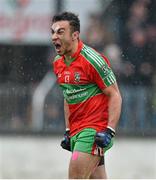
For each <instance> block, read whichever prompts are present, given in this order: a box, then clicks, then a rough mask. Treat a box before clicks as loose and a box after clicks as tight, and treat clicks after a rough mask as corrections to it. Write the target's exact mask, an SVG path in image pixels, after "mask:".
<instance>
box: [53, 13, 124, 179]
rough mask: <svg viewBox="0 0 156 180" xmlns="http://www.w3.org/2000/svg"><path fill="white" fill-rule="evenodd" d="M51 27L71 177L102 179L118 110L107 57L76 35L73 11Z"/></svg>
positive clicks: (77, 28)
mask: <svg viewBox="0 0 156 180" xmlns="http://www.w3.org/2000/svg"><path fill="white" fill-rule="evenodd" d="M51 32H52V42H53V44H54V46H55V50H56V52H57V54H58V55H57V56H56V58H55V60H54V62H53V69H54V73H55V74H56V76H57V81H58V83H59V85H60V87H61V88H62V90H63V94H64V99H65V100H64V112H65V123H66V130H67V132H66V133H65V136H64V140H63V141H62V143H61V145H62V147H63V148H65V149H68V150H71V151H72V156H71V160H70V164H69V178H70V179H77V178H79V179H84V178H86V179H87V178H96V179H100V178H103V179H104V178H106V173H105V171H104V169H103V167H104V165H103V162H102V163H100V161H101V158H103V156H104V153H105V152H106V151H107V150H108V149H109V148H110V147H111V146H112V145H113V139H114V136H115V128H116V126H117V123H118V120H119V116H120V112H121V96H120V92H119V90H118V86H117V83H116V79H115V76H114V74H113V72H112V70H111V68H110V65H109V61H108V60H107V58H106V57H104V56H103V55H100V54H99V53H98V52H96V51H95V50H94V49H92V48H91V47H88V46H86V45H85V44H83V42H82V41H81V40H80V38H79V34H80V21H79V18H78V17H77V16H76V15H75V14H73V13H70V12H63V13H61V14H57V15H55V16H54V17H53V19H52V26H51ZM69 143H70V144H69ZM102 160H103V159H102ZM99 163H100V164H99ZM101 164H102V165H101ZM98 165H99V166H98Z"/></svg>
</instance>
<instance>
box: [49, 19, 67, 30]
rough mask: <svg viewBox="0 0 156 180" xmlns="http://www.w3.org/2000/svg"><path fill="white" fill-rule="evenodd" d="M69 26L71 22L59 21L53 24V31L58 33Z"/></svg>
mask: <svg viewBox="0 0 156 180" xmlns="http://www.w3.org/2000/svg"><path fill="white" fill-rule="evenodd" d="M69 26H70V25H69V21H57V22H55V23H53V24H52V26H51V29H53V30H54V31H57V30H58V29H60V28H64V29H67V28H68V27H69Z"/></svg>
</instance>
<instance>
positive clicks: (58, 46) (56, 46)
mask: <svg viewBox="0 0 156 180" xmlns="http://www.w3.org/2000/svg"><path fill="white" fill-rule="evenodd" d="M54 46H55V49H56V51H60V49H61V44H59V43H55V44H54Z"/></svg>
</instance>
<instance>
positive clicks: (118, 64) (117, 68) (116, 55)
mask: <svg viewBox="0 0 156 180" xmlns="http://www.w3.org/2000/svg"><path fill="white" fill-rule="evenodd" d="M103 54H104V55H106V56H107V57H108V59H109V60H110V63H111V67H112V68H113V71H114V72H115V75H116V76H118V78H117V79H118V80H119V81H120V78H121V75H122V71H123V68H122V67H123V65H122V58H121V54H122V52H121V49H120V47H119V46H118V45H117V44H115V43H114V44H113V43H112V44H108V45H107V46H106V47H105V48H104V50H103Z"/></svg>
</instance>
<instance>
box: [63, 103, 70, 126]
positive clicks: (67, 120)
mask: <svg viewBox="0 0 156 180" xmlns="http://www.w3.org/2000/svg"><path fill="white" fill-rule="evenodd" d="M64 117H65V126H66V129H70V126H69V107H68V104H67V102H66V100H64Z"/></svg>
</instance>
